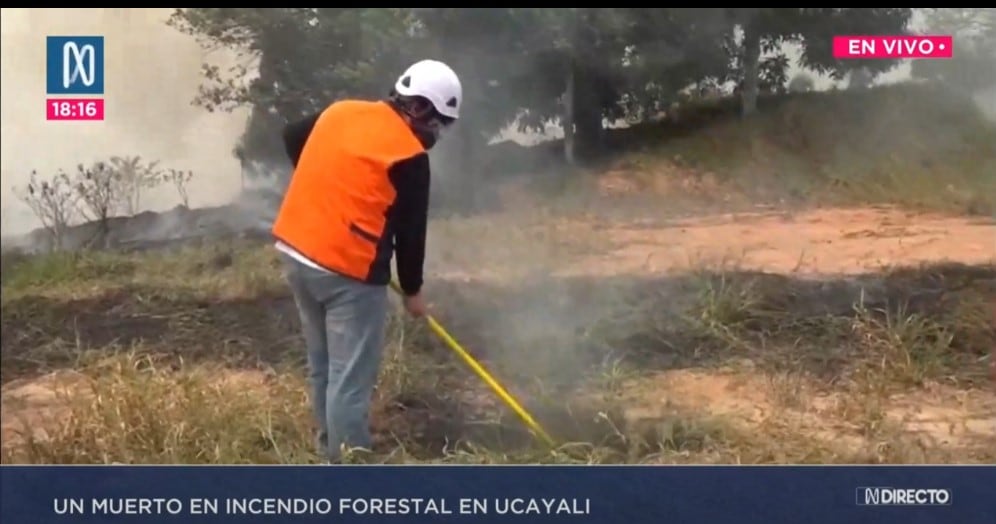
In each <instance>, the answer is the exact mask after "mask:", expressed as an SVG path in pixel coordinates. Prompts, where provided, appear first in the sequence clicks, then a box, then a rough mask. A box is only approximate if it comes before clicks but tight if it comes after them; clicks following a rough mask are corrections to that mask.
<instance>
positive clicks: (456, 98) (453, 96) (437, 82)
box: [394, 60, 463, 119]
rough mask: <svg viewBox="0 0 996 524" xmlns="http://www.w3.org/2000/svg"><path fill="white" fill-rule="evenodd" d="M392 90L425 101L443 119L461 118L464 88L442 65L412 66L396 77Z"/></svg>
mask: <svg viewBox="0 0 996 524" xmlns="http://www.w3.org/2000/svg"><path fill="white" fill-rule="evenodd" d="M394 90H395V91H397V92H398V94H399V95H405V96H422V97H425V98H426V99H428V100H429V102H431V103H432V105H433V107H435V108H436V111H439V114H441V115H443V116H447V117H450V118H453V119H457V118H459V117H460V104H461V103H463V86H461V84H460V79H459V78H458V77H457V74H456V73H455V72H453V70H452V69H450V66H448V65H446V64H444V63H442V62H439V61H437V60H422V61H420V62H416V63H414V64H412V65H411V66H410V67H409V68H408V69H406V70H405V72H404V73H402V74H401V76H400V77H398V81H397V82H396V83H395V84H394Z"/></svg>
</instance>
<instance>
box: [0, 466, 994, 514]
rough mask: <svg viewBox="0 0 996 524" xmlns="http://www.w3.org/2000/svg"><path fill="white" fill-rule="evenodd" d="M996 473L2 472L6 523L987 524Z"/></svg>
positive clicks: (617, 469)
mask: <svg viewBox="0 0 996 524" xmlns="http://www.w3.org/2000/svg"><path fill="white" fill-rule="evenodd" d="M993 486H996V466H982V467H974V466H964V467H961V466H805V467H803V466H798V467H796V466H770V467H767V466H765V467H760V466H758V467H737V466H630V467H627V466H348V467H347V466H300V467H299V466H231V467H223V466H148V467H143V466H3V467H0V522H3V523H5V524H6V523H18V524H19V523H33V524H42V523H48V522H61V523H66V522H88V523H96V522H108V523H109V522H117V523H121V522H136V523H137V522H141V523H154V522H164V523H165V522H175V523H188V522H197V523H215V522H218V523H222V522H224V523H229V522H240V523H246V522H281V523H295V522H337V523H352V522H408V521H410V522H453V523H457V522H467V523H477V522H482V523H485V522H509V523H512V522H516V523H548V522H573V523H579V524H580V523H599V524H613V523H620V524H622V523H631V522H659V523H684V522H688V523H710V524H722V523H737V524H742V523H744V522H764V523H766V524H775V523H786V524H789V523H791V524H796V523H801V522H805V523H810V524H818V523H831V522H832V523H848V524H858V523H876V524H888V523H902V524H919V523H959V524H976V523H979V524H982V523H986V524H991V523H992V522H993V521H994V520H993V519H994V515H996V496H994V495H993V494H994V491H993Z"/></svg>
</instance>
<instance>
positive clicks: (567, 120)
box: [561, 56, 577, 166]
mask: <svg viewBox="0 0 996 524" xmlns="http://www.w3.org/2000/svg"><path fill="white" fill-rule="evenodd" d="M575 69H576V62H575V60H574V57H573V56H572V57H571V59H570V61H569V63H568V66H567V89H566V90H565V91H564V103H563V114H562V116H561V120H562V121H561V127H563V129H564V160H565V161H566V162H567V164H568V165H571V166H573V165H575V164H576V163H577V159H576V156H575V147H576V145H575V133H574V98H575V97H574V89H575V85H574V71H575Z"/></svg>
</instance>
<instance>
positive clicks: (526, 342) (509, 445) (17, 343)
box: [0, 89, 996, 463]
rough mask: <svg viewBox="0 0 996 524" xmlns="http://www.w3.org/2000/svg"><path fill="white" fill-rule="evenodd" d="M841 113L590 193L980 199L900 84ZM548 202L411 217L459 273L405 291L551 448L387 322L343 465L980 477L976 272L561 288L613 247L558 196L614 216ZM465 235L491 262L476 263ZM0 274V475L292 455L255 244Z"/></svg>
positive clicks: (396, 318)
mask: <svg viewBox="0 0 996 524" xmlns="http://www.w3.org/2000/svg"><path fill="white" fill-rule="evenodd" d="M890 93H891V94H890ZM897 93H898V94H897ZM848 96H849V97H851V96H852V95H850V94H849V95H848ZM854 96H856V97H857V98H854V99H852V100H850V101H848V104H850V105H847V106H846V108H842V106H841V105H840V100H841V99H840V98H839V97H838V96H835V95H812V96H809V95H807V96H805V97H795V98H792V99H788V100H787V101H784V102H780V103H782V104H783V105H782V107H781V108H780V109H778V110H774V109H773V108H771V107H770V106H769V107H766V106H762V114H761V115H760V116H759V118H758V119H756V120H755V121H754V122H753V123H751V124H750V125H749V126H744V125H740V124H738V123H734V122H732V121H729V122H722V121H720V122H718V123H713V124H712V125H709V126H707V127H706V128H705V129H704V130H699V131H697V132H696V133H695V134H691V135H682V134H681V133H676V132H675V130H674V129H673V128H672V129H671V130H670V131H668V133H671V134H670V135H667V140H666V141H661V140H659V138H661V137H660V136H659V135H653V133H651V135H652V136H650V137H649V138H653V139H656V140H655V144H654V145H653V147H648V148H645V149H644V150H642V151H636V152H630V154H628V155H627V156H626V158H625V160H623V161H620V162H618V163H617V165H615V166H614V168H613V172H612V173H613V174H612V176H613V177H615V178H618V179H619V180H622V181H623V182H625V184H623V185H626V186H627V187H629V186H633V187H635V188H636V189H635V190H636V191H639V192H641V193H643V196H645V197H647V198H650V199H651V200H652V201H653V205H654V207H653V208H640V209H641V211H640V212H641V213H644V214H645V215H646V213H645V211H646V209H652V210H653V214H652V216H650V218H653V219H659V218H662V216H664V215H667V214H670V213H672V212H677V211H680V210H682V205H683V204H682V203H685V204H687V206H689V207H696V208H700V207H701V206H702V205H704V204H705V203H709V202H712V203H718V204H720V205H722V206H730V207H732V206H734V205H735V204H736V203H737V201H738V200H740V201H742V203H745V204H753V203H755V202H757V201H759V200H761V201H766V202H770V201H772V200H775V201H777V200H780V199H786V200H790V201H798V202H802V203H814V202H837V203H839V202H846V203H848V204H858V203H863V202H883V201H884V202H892V203H900V204H906V205H915V206H921V207H932V208H935V209H945V210H957V211H961V212H969V213H972V214H986V213H990V212H992V211H993V210H994V209H996V201H994V200H993V198H994V197H996V166H994V162H996V150H994V147H996V132H994V128H993V126H992V125H991V124H987V123H984V122H982V121H980V120H977V119H973V118H970V117H966V116H965V108H964V107H959V106H957V104H955V103H954V102H952V103H950V104H939V103H937V102H936V100H934V99H931V100H933V102H931V103H925V102H924V98H923V97H925V96H927V97H930V96H931V94H930V92H924V91H922V90H915V89H914V90H910V91H903V90H902V89H899V90H893V91H887V90H873V91H871V92H869V93H865V94H861V95H854ZM890 97H891V98H890ZM911 106H915V107H921V108H929V109H927V110H924V111H909V110H908V108H909V107H911ZM904 108H906V109H904ZM882 111H884V113H883V112H882ZM890 115H891V116H890ZM911 115H912V116H914V117H916V118H917V119H918V120H917V122H912V123H911V122H908V121H905V120H903V118H905V117H906V116H911ZM958 115H961V116H960V117H959V116H958ZM901 117H902V118H901ZM956 117H958V118H956ZM700 128H701V124H699V125H698V127H696V129H700ZM896 129H903V131H904V132H903V133H902V134H899V133H895V130H896ZM855 130H858V131H860V132H857V131H855ZM627 133H629V135H627V136H629V138H626V137H623V138H622V139H625V140H629V139H634V140H633V142H634V143H639V142H642V143H647V140H646V139H647V138H648V137H646V136H644V137H642V138H641V139H640V140H636V139H635V138H634V137H639V135H640V134H641V133H647V131H646V130H641V129H634V130H631V131H628V132H627ZM830 144H834V145H833V147H831V146H830ZM927 146H930V147H927ZM580 178H581V177H579V179H580ZM634 180H635V182H634ZM613 183H615V182H613ZM634 184H635V185H634ZM579 186H583V184H580V185H579ZM631 189H632V188H631ZM557 191H558V192H559V193H560V195H561V196H562V198H561V199H560V200H557V201H555V202H553V203H550V202H540V201H534V202H533V204H535V205H530V206H526V207H531V209H532V211H531V212H529V213H522V212H519V211H517V210H513V211H512V212H511V213H507V214H506V215H515V217H516V218H515V220H512V219H509V218H508V216H505V217H504V218H502V217H499V216H496V215H492V216H480V217H475V218H469V219H468V218H462V219H449V220H441V221H437V222H435V223H434V226H433V227H434V238H441V237H443V238H446V239H447V240H448V242H447V245H448V246H453V248H452V249H451V250H449V251H445V250H442V249H435V252H436V255H437V256H436V257H435V259H434V260H436V261H437V263H438V264H439V265H440V266H447V265H448V266H453V267H456V268H460V267H463V268H468V267H473V268H475V269H477V270H478V271H476V272H473V273H474V274H471V272H466V273H461V272H460V271H457V270H449V269H446V270H444V273H445V274H444V275H433V276H432V278H430V279H429V280H430V284H429V286H430V289H429V291H430V295H431V296H432V297H434V298H436V300H437V302H436V303H434V304H433V307H434V308H435V311H436V312H437V313H438V316H439V317H440V318H441V319H442V320H443V322H444V323H445V324H446V325H447V326H448V327H450V328H451V329H452V331H453V332H454V334H455V335H456V336H457V337H458V338H460V339H461V340H463V341H465V342H467V343H468V345H469V347H470V348H471V350H472V351H473V352H475V354H477V355H478V356H479V357H481V358H482V359H483V360H485V362H486V364H487V365H488V366H489V367H490V368H492V370H493V371H494V372H495V373H496V375H498V376H499V377H501V378H502V379H503V380H504V381H505V382H506V383H507V384H506V385H508V386H509V387H510V388H511V389H512V390H513V391H514V393H516V394H517V396H519V397H520V398H521V399H522V400H523V402H524V403H525V404H526V405H528V406H529V407H530V408H531V409H532V410H533V411H534V414H535V415H536V416H537V418H538V419H539V420H540V421H541V422H543V424H544V425H545V426H546V428H547V429H548V430H549V431H550V432H551V433H553V434H554V436H555V437H557V438H558V439H559V440H560V442H561V445H560V446H559V447H558V448H557V449H554V450H549V449H544V448H542V447H540V446H538V445H536V443H535V442H534V441H533V440H532V439H530V437H529V436H528V435H527V434H525V432H524V431H523V430H522V427H521V424H519V422H518V421H517V420H515V418H514V417H513V416H512V415H511V414H510V413H509V412H508V410H506V409H504V408H503V407H502V406H501V405H499V403H498V402H497V401H496V400H495V399H494V398H493V397H492V396H491V395H490V394H489V393H488V392H487V390H486V388H485V387H484V386H483V385H482V384H480V383H479V381H477V379H476V377H474V376H473V375H472V374H471V373H470V372H469V371H468V370H466V369H464V368H463V367H462V366H461V365H460V364H459V362H458V361H457V360H456V359H455V358H454V357H453V356H452V355H451V354H449V353H448V352H447V350H446V349H445V348H444V347H442V346H441V344H440V343H439V342H438V341H436V340H435V339H434V338H433V337H432V336H431V335H430V333H428V332H427V330H426V329H425V326H424V325H423V324H422V323H419V322H413V321H411V320H409V319H407V318H406V317H404V316H403V315H402V314H401V313H400V312H399V311H396V312H395V314H394V315H392V317H391V320H390V325H389V336H388V345H389V347H388V351H387V357H386V361H385V365H384V367H383V371H382V377H381V381H380V383H379V387H378V391H377V394H376V399H375V406H374V413H373V420H372V422H373V425H374V431H375V435H376V443H375V449H374V450H372V451H373V453H370V454H363V455H362V456H361V455H357V456H356V457H353V459H354V460H356V461H363V462H369V461H372V462H391V463H404V462H459V463H533V462H544V463H620V462H629V463H924V462H935V463H951V462H960V463H966V462H981V463H992V462H993V461H996V396H994V394H993V392H992V382H991V380H990V377H989V376H988V375H987V373H988V369H989V367H990V366H991V365H994V364H996V363H994V362H992V359H993V352H994V348H996V329H994V324H993V323H994V321H996V319H994V315H996V267H994V266H993V265H992V264H989V265H985V264H981V265H975V266H967V265H959V264H933V265H925V266H922V267H921V266H918V267H902V268H893V269H889V270H883V271H880V272H877V273H875V274H868V275H863V276H858V277H847V278H844V277H840V278H822V279H820V280H816V279H804V278H801V277H800V276H799V275H795V274H791V275H778V274H766V273H759V272H756V271H749V270H745V269H742V268H739V267H737V266H736V265H735V264H732V265H731V264H729V263H723V264H708V263H704V262H701V261H696V262H695V263H693V264H690V266H692V268H691V270H689V271H675V272H669V273H663V272H655V271H649V270H648V271H643V272H642V274H644V275H647V276H643V277H641V276H635V275H633V274H629V275H619V274H609V275H606V274H600V275H595V274H593V273H585V272H584V271H575V272H565V271H561V272H557V271H555V270H556V269H559V268H561V266H560V265H558V264H563V261H564V260H565V259H567V258H570V257H573V256H575V255H579V254H581V255H584V254H592V253H599V252H604V251H605V250H606V249H608V247H609V246H611V245H613V244H614V243H615V242H617V239H614V238H613V235H615V234H617V233H612V234H609V233H608V232H607V231H610V230H609V229H604V230H603V229H600V228H599V227H598V226H601V225H602V224H601V222H598V221H595V220H593V219H592V216H593V215H601V216H600V217H599V218H600V219H602V220H604V219H606V216H607V215H606V214H605V213H602V212H601V209H600V208H599V209H598V210H596V208H595V207H591V208H587V209H586V211H587V213H585V214H584V216H579V213H577V212H576V209H577V205H578V203H591V202H602V203H605V202H609V203H610V205H607V206H605V207H609V208H612V209H621V208H625V207H627V204H626V203H619V202H618V201H612V200H609V199H603V198H602V197H593V196H592V195H591V193H590V192H588V190H587V189H586V188H583V187H574V186H570V184H567V185H560V186H558V188H557ZM662 192H663V193H665V194H667V195H670V196H669V197H668V200H667V205H666V206H665V207H666V209H661V207H662V206H661V204H660V194H661V193H662ZM675 194H679V195H680V197H681V198H671V196H673V195H675ZM612 202H615V203H614V204H612ZM559 205H566V206H567V207H570V208H572V209H573V210H574V211H575V212H574V214H573V215H571V220H567V219H564V218H563V217H564V215H563V213H561V210H558V209H557V206H559ZM599 205H602V204H599ZM633 209H636V208H635V207H634V208H633ZM596 211H597V212H596ZM651 221H652V220H651ZM617 232H618V230H617ZM760 234H761V235H763V234H764V232H763V231H762V232H761V233H760ZM481 238H487V239H488V240H489V245H490V246H498V247H494V249H493V250H492V251H489V252H487V253H482V250H481V249H479V246H480V243H479V242H478V241H479V240H480V239H481ZM720 242H722V240H720ZM482 256H483V257H486V258H484V259H483V260H482ZM800 263H801V261H800ZM2 266H3V267H2V271H0V276H2V280H3V297H2V301H3V309H2V332H0V335H2V339H3V343H2V360H0V382H2V384H3V449H2V459H3V462H5V463H110V462H122V463H309V462H314V461H315V460H316V457H315V456H314V454H313V453H312V438H311V434H312V422H311V420H310V415H309V408H308V403H307V398H306V394H307V391H308V388H307V387H306V384H305V379H304V376H305V373H304V369H303V366H304V362H303V352H302V350H301V346H302V343H301V340H300V334H299V330H298V320H297V317H296V313H295V310H294V307H293V302H292V300H291V299H290V297H289V296H288V294H287V290H286V287H285V285H284V283H283V281H282V278H281V275H280V271H279V264H278V261H277V258H276V256H275V254H274V251H273V250H272V249H270V248H269V247H266V246H261V245H258V244H254V243H252V242H248V241H245V242H234V241H233V242H215V243H213V244H210V245H204V246H191V247H185V248H180V249H173V250H158V251H150V252H144V253H115V252H80V253H71V254H52V255H45V256H37V257H24V256H15V255H9V254H5V255H4V257H3V260H2ZM436 267H439V266H436ZM655 273H656V274H655ZM651 275H652V276H651Z"/></svg>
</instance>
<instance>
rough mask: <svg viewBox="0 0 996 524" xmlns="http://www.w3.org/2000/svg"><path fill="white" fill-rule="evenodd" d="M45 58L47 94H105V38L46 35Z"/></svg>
mask: <svg viewBox="0 0 996 524" xmlns="http://www.w3.org/2000/svg"><path fill="white" fill-rule="evenodd" d="M45 56H46V71H45V74H46V79H45V84H46V92H47V93H48V94H50V95H102V94H104V37H102V36H49V37H47V39H46V45H45Z"/></svg>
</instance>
